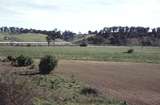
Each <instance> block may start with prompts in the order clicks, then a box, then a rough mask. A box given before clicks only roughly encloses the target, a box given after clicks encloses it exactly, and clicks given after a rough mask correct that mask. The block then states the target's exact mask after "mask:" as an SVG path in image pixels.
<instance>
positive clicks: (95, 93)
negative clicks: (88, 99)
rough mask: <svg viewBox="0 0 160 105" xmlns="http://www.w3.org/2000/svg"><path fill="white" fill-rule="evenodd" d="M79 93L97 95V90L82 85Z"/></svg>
mask: <svg viewBox="0 0 160 105" xmlns="http://www.w3.org/2000/svg"><path fill="white" fill-rule="evenodd" d="M81 94H83V95H93V96H97V95H98V91H97V90H96V89H94V88H91V87H84V88H83V89H82V90H81Z"/></svg>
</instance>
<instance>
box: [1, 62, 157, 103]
mask: <svg viewBox="0 0 160 105" xmlns="http://www.w3.org/2000/svg"><path fill="white" fill-rule="evenodd" d="M26 69H27V68H23V67H22V68H16V67H13V66H11V65H10V64H9V63H2V62H0V72H5V71H6V72H8V71H9V72H10V73H14V72H16V71H18V72H22V73H23V72H24V71H26ZM27 70H29V69H27ZM56 73H58V74H63V75H65V76H71V75H72V74H73V75H74V76H75V77H76V78H77V79H79V80H81V81H84V82H86V83H88V84H90V85H91V86H93V87H94V88H97V89H98V90H99V91H100V92H101V93H103V94H104V95H106V96H109V97H114V98H116V99H118V100H122V101H127V103H128V104H129V105H160V82H159V81H160V64H147V63H128V62H96V61H74V60H68V61H66V60H62V61H60V62H59V66H58V67H57V68H56Z"/></svg>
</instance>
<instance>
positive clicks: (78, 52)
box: [0, 46, 160, 63]
mask: <svg viewBox="0 0 160 105" xmlns="http://www.w3.org/2000/svg"><path fill="white" fill-rule="evenodd" d="M129 48H130V47H114V46H108V47H86V48H82V47H9V46H3V47H2V46H1V47H0V56H2V57H3V56H8V55H12V56H18V55H20V54H24V55H27V56H31V57H33V58H40V57H42V56H44V55H56V56H57V57H58V58H59V59H72V60H93V61H118V62H119V61H123V62H142V63H143V62H145V63H160V48H154V47H144V48H141V47H132V48H134V50H135V51H134V53H132V54H127V53H124V52H126V51H127V50H128V49H129Z"/></svg>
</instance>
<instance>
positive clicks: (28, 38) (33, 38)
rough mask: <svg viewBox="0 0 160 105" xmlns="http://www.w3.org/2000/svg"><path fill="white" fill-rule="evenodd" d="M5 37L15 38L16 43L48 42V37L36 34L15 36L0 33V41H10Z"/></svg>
mask: <svg viewBox="0 0 160 105" xmlns="http://www.w3.org/2000/svg"><path fill="white" fill-rule="evenodd" d="M5 36H7V37H13V38H14V39H16V40H15V41H22V42H44V41H46V35H43V34H34V33H27V34H13V35H9V34H7V33H0V41H3V42H4V41H8V40H4V37H5ZM9 41H10V40H9Z"/></svg>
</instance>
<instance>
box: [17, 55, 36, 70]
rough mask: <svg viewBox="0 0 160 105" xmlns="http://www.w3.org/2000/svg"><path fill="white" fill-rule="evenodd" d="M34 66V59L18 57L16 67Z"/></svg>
mask: <svg viewBox="0 0 160 105" xmlns="http://www.w3.org/2000/svg"><path fill="white" fill-rule="evenodd" d="M32 64H33V59H32V58H31V57H28V56H24V55H20V56H18V57H16V60H15V65H16V66H19V67H22V66H29V65H32Z"/></svg>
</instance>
